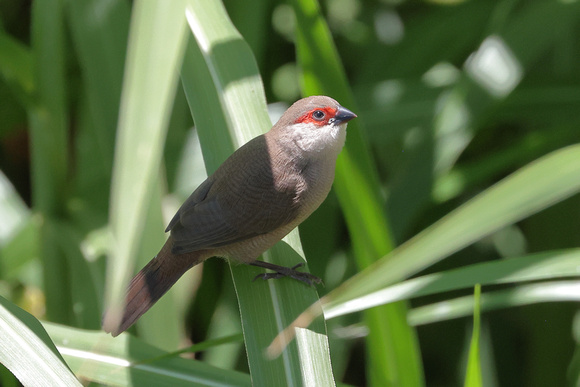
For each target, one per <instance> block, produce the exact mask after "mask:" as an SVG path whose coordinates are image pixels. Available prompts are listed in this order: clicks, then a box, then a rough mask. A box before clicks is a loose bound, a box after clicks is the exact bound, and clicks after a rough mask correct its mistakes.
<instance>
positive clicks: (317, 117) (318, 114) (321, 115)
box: [312, 110, 326, 121]
mask: <svg viewBox="0 0 580 387" xmlns="http://www.w3.org/2000/svg"><path fill="white" fill-rule="evenodd" d="M325 116H326V114H324V112H323V111H322V110H315V111H313V112H312V118H314V119H315V120H317V121H322V120H323V119H324V117H325Z"/></svg>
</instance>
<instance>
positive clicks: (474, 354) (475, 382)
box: [464, 284, 483, 387]
mask: <svg viewBox="0 0 580 387" xmlns="http://www.w3.org/2000/svg"><path fill="white" fill-rule="evenodd" d="M480 298H481V285H479V284H478V285H476V286H475V293H474V296H473V300H474V308H473V333H472V336H471V344H470V346H469V358H468V360H467V372H466V375H465V384H464V386H465V387H481V386H482V385H483V382H482V378H481V362H480V356H479V336H480V325H481V316H480Z"/></svg>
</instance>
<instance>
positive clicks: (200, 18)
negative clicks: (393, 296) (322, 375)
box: [182, 1, 332, 386]
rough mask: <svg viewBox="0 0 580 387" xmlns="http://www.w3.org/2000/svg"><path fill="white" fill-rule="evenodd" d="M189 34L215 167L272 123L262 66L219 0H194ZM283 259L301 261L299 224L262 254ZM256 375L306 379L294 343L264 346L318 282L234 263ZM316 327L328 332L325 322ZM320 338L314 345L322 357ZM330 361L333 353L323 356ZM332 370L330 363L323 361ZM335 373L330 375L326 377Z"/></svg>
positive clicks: (266, 381) (189, 69) (268, 380)
mask: <svg viewBox="0 0 580 387" xmlns="http://www.w3.org/2000/svg"><path fill="white" fill-rule="evenodd" d="M189 4H190V8H189V9H188V22H189V24H190V27H191V30H192V32H193V34H194V37H195V41H190V43H189V45H188V50H187V53H186V57H185V60H184V66H183V70H182V79H183V84H184V89H185V92H186V95H187V98H188V102H189V105H190V108H191V110H192V114H193V117H194V121H195V123H196V127H197V129H198V131H199V138H200V142H201V144H202V149H203V154H204V159H205V163H206V168H207V169H208V171H209V172H213V171H214V170H215V169H216V168H217V167H218V166H219V164H220V163H221V162H223V160H225V159H226V157H227V156H229V155H230V154H231V152H232V151H233V150H234V149H235V148H236V147H238V146H239V145H241V144H243V143H245V142H246V141H248V140H249V139H251V138H253V137H255V136H257V135H259V134H261V133H263V132H265V131H266V130H267V129H269V128H270V127H271V123H270V120H269V118H268V115H267V113H266V105H265V97H264V91H263V87H262V84H261V82H260V78H259V73H258V69H257V66H256V63H255V61H254V58H253V57H252V55H251V52H250V50H249V47H248V46H247V44H246V42H244V41H243V40H242V39H241V37H240V35H239V33H238V32H237V31H236V30H235V29H234V28H233V25H232V24H231V22H230V21H229V19H228V17H227V14H226V13H225V10H224V9H223V6H222V5H221V4H220V3H213V2H203V1H190V3H189ZM263 258H264V260H267V261H270V262H274V263H276V264H278V265H284V266H293V265H295V264H296V263H297V262H300V261H301V260H304V258H303V257H302V251H301V247H300V243H299V239H298V234H297V232H296V231H294V232H292V233H291V234H290V235H289V236H287V237H286V238H285V239H284V241H283V242H280V243H278V244H277V245H276V246H274V248H273V249H271V250H270V251H269V252H267V253H265V254H264V256H263ZM231 271H232V277H233V279H234V284H235V288H236V293H237V295H238V302H239V305H240V313H241V316H242V328H243V332H244V338H245V344H246V351H247V355H248V362H249V366H250V373H251V375H252V381H253V383H254V384H255V385H264V386H272V385H289V386H300V385H302V384H303V381H302V375H301V372H300V360H299V354H298V349H297V346H296V344H294V345H292V346H291V347H289V348H288V349H287V350H286V351H284V352H283V353H282V356H280V357H279V358H277V359H273V360H268V359H267V358H265V357H264V350H265V348H266V347H267V346H268V344H269V343H270V341H271V340H272V339H273V338H274V336H275V335H276V334H277V333H278V332H279V331H280V330H282V329H283V328H284V326H286V325H287V324H289V323H290V322H291V321H292V320H293V319H294V318H295V317H296V316H297V315H299V314H300V313H301V312H302V311H303V310H304V309H305V308H307V307H308V305H310V302H314V301H315V300H316V299H317V295H316V292H315V291H314V290H313V289H310V288H307V287H305V286H303V284H300V283H297V281H284V280H282V281H268V282H263V281H257V282H252V279H253V278H254V276H255V275H256V274H258V273H260V272H261V271H260V270H259V269H256V268H254V267H249V266H245V265H232V266H231ZM313 329H314V330H315V331H316V332H318V333H322V334H325V326H324V323H323V321H321V320H319V321H317V323H316V324H315V325H314V327H313ZM320 345H322V344H321V341H320V340H318V341H313V342H311V343H310V345H309V347H308V348H309V350H310V351H312V352H313V355H312V356H315V357H316V356H317V355H316V353H323V351H317V348H318V347H319V346H320ZM323 361H326V362H328V361H329V359H323ZM325 369H326V370H330V364H328V365H327V367H326V368H325ZM329 377H330V378H332V375H330V376H329Z"/></svg>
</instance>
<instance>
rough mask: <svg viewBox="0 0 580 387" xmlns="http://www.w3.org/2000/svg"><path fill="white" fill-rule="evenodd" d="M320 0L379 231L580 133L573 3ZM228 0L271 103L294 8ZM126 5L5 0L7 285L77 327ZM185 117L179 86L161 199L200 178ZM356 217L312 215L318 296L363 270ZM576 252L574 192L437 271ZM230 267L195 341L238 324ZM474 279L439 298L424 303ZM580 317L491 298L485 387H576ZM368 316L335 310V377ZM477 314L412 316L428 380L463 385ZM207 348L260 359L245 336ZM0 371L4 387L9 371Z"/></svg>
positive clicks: (204, 308) (577, 21) (352, 370)
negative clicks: (241, 341)
mask: <svg viewBox="0 0 580 387" xmlns="http://www.w3.org/2000/svg"><path fill="white" fill-rule="evenodd" d="M320 3H321V4H320V6H321V11H322V15H323V16H324V17H325V19H326V21H327V23H328V26H329V27H330V31H331V33H332V37H333V39H334V43H335V46H336V49H337V51H338V54H339V56H340V59H341V60H342V65H343V67H344V70H345V72H346V75H347V78H348V83H349V85H350V88H351V91H352V95H353V96H354V98H353V106H349V105H347V103H346V102H343V104H345V105H346V107H348V108H350V109H351V110H353V111H355V112H356V113H357V114H358V116H359V120H360V125H358V126H359V129H357V130H360V131H361V133H360V136H361V137H362V139H363V141H364V142H365V143H366V145H367V146H368V149H370V154H368V155H365V157H368V158H370V159H372V160H373V165H372V168H373V169H375V170H376V171H378V179H379V183H380V188H381V192H380V195H379V196H380V199H381V200H382V202H381V204H382V205H383V208H384V211H383V213H382V214H381V215H384V217H385V218H386V219H388V222H389V228H390V233H391V235H390V236H387V235H385V241H388V239H389V238H390V237H392V238H393V239H394V241H395V243H396V244H401V243H403V242H404V241H406V240H408V239H409V238H411V237H412V236H414V235H415V234H417V233H418V232H420V231H421V230H423V229H425V228H426V227H427V226H429V225H431V224H433V223H435V222H436V221H437V220H439V219H441V218H442V217H444V216H445V215H446V214H448V213H449V212H451V211H452V210H453V209H455V208H457V207H458V206H460V205H461V204H462V203H464V202H466V201H468V200H469V199H471V198H472V197H474V196H475V195H477V194H478V193H480V192H482V191H484V190H485V189H486V188H488V187H490V186H492V185H493V184H495V183H496V182H498V181H499V180H501V179H502V178H504V177H505V176H507V175H509V174H510V173H512V172H514V171H516V170H517V169H518V168H520V167H522V166H524V165H526V164H529V163H531V162H533V161H534V160H536V159H538V158H539V157H541V156H543V155H546V154H548V153H550V152H551V151H554V150H557V149H561V148H563V147H566V146H568V145H572V144H578V143H580V115H579V114H578V112H579V111H580V68H579V66H578V63H580V39H579V38H578V37H579V36H580V4H579V3H578V2H576V1H526V0H519V1H518V0H489V1H444V0H440V1H436V0H433V1H421V2H420V1H410V0H409V1H405V0H324V1H321V2H320ZM224 4H225V6H226V8H227V10H228V13H229V15H230V18H231V19H232V21H233V23H234V24H235V26H236V27H237V28H238V30H239V31H240V32H241V34H242V35H243V37H244V38H245V40H246V41H247V42H248V44H249V45H250V47H251V48H252V51H253V53H254V55H255V57H256V61H257V64H258V67H259V69H260V73H261V76H262V80H263V82H264V87H265V91H266V96H267V99H268V102H272V103H273V102H279V101H281V102H283V103H285V104H289V103H291V102H293V101H294V100H296V99H298V98H299V97H300V90H301V87H303V84H301V74H302V68H301V66H300V63H299V62H298V61H297V55H296V48H295V45H294V42H295V37H296V35H295V28H296V25H297V21H296V20H295V12H294V9H293V7H292V4H290V3H288V2H286V1H278V0H275V1H266V0H257V1H254V2H252V6H248V4H247V3H246V2H241V1H235V0H226V1H224ZM130 17H131V5H130V4H129V2H126V1H120V0H95V1H87V2H78V1H76V0H51V1H49V0H37V1H33V2H29V1H19V0H4V1H1V2H0V172H1V173H0V219H1V220H2V222H1V224H0V295H2V296H4V297H6V298H8V299H9V300H11V301H12V302H13V303H15V304H17V305H20V306H21V307H23V308H25V309H27V310H28V311H31V312H32V313H33V314H34V315H36V316H37V317H39V318H45V319H48V320H50V321H54V322H59V323H62V324H65V325H69V326H73V327H78V328H86V329H98V328H99V326H100V315H101V312H102V306H103V289H104V283H105V265H106V263H105V253H106V251H107V243H108V242H109V240H108V238H107V236H106V235H107V232H106V231H104V230H105V227H106V226H107V224H108V218H109V195H110V191H111V173H112V169H113V163H114V157H113V155H114V152H115V140H116V137H115V136H116V133H115V130H116V128H117V120H118V116H119V102H120V95H121V87H122V84H123V71H124V66H125V55H126V49H127V37H128V31H129V26H130ZM302 21H304V20H302ZM311 65H312V64H311ZM314 66H316V63H314ZM331 96H332V95H331ZM191 126H192V118H191V115H190V113H189V110H188V106H187V102H186V99H185V95H184V93H183V91H182V90H178V91H177V95H176V99H175V103H174V107H173V111H172V115H171V118H170V123H169V131H168V134H167V140H166V142H165V148H164V149H165V152H164V167H165V168H164V170H163V173H162V174H161V175H163V177H164V178H165V181H160V182H159V186H160V191H161V192H163V197H164V198H165V199H164V200H163V204H164V210H167V209H174V208H175V203H176V202H179V201H181V200H183V199H184V198H185V197H186V196H187V195H188V194H189V192H190V190H191V189H192V188H193V187H192V181H198V182H199V181H200V179H202V178H203V173H204V172H203V170H201V171H199V169H200V168H199V167H198V166H196V165H194V162H193V161H192V160H193V158H195V157H198V159H197V162H198V164H199V153H197V154H196V152H200V151H199V150H198V149H199V148H195V145H194V144H195V141H193V142H192V140H191V138H192V131H191V129H190V128H191ZM351 130H353V129H352V128H351ZM228 146H229V145H228ZM191 149H194V150H193V151H192V150H191ZM578 163H580V160H578ZM192 168H197V169H196V170H195V171H192V170H191V169H192ZM363 172H364V171H363ZM554 173H557V171H554ZM194 186H195V185H194ZM355 188H356V187H355ZM524 189H525V187H524ZM168 193H171V194H172V195H169V196H168V195H167V194H168ZM176 198H177V199H176ZM341 205H342V207H344V206H348V204H345V203H341ZM157 211H158V209H157ZM168 212H169V211H168ZM346 212H347V211H346V210H345V209H344V208H343V209H341V207H340V206H339V200H337V197H336V195H335V194H334V193H331V195H330V196H329V198H328V199H327V201H326V202H325V203H324V204H323V205H322V206H321V208H320V209H319V210H318V211H317V212H316V213H315V214H314V215H313V216H312V217H311V218H310V219H308V220H307V221H306V222H305V223H304V224H303V225H302V226H301V227H300V234H301V239H302V244H303V247H304V250H305V253H306V257H307V258H308V260H309V267H310V270H311V271H312V272H313V273H315V274H317V275H319V276H321V277H323V278H324V280H325V282H326V288H324V289H321V290H319V291H320V292H321V293H326V292H327V291H329V290H332V289H334V288H335V287H336V286H337V285H338V284H340V283H342V282H343V281H344V280H345V279H347V278H349V277H351V276H352V275H354V274H355V273H356V272H357V270H358V269H357V268H356V265H355V264H354V261H355V257H354V256H355V255H356V254H355V252H353V250H354V249H353V245H354V243H352V242H353V238H352V235H349V231H347V226H346V222H345V220H344V216H343V214H344V213H346ZM165 215H167V216H169V215H171V214H165ZM146 229H147V230H148V231H146V232H151V234H146V235H145V237H144V239H147V238H148V237H150V235H153V234H154V233H156V232H158V230H154V229H155V227H154V226H149V227H146ZM152 229H153V230H152ZM350 232H351V233H352V231H350ZM385 243H386V244H388V243H387V242H385ZM578 247H580V196H579V195H578V194H576V195H574V196H572V197H570V198H568V199H566V200H563V201H561V202H559V203H555V205H553V206H551V207H550V208H548V209H546V210H544V211H542V212H540V213H538V214H536V215H533V216H531V217H529V218H527V219H524V220H522V221H520V222H518V223H516V224H514V225H512V226H509V227H507V228H504V229H502V230H500V231H498V232H495V233H494V234H492V235H490V236H487V237H485V238H483V239H481V240H480V241H478V242H477V243H475V244H473V245H471V246H470V247H468V248H465V249H463V250H461V251H459V252H457V253H455V254H454V255H452V256H451V257H449V258H447V259H445V260H443V261H440V262H438V263H437V264H435V265H433V266H431V267H430V268H428V269H427V270H425V273H436V272H440V271H444V270H448V269H452V268H455V267H459V266H464V265H468V264H475V263H479V262H486V261H495V260H501V259H504V258H508V257H516V256H521V255H526V254H531V253H536V252H544V251H548V250H558V249H565V248H578ZM155 253H156V251H149V252H144V254H145V255H150V256H153V255H154V254H155ZM385 253H386V251H385ZM375 258H379V257H375ZM226 268H227V266H226V265H224V264H223V263H222V262H220V261H218V260H213V261H209V262H208V263H207V264H205V267H204V269H203V277H202V279H201V280H200V282H199V288H198V290H197V294H199V295H200V296H199V297H195V298H193V297H192V296H190V299H193V303H192V304H191V305H190V306H189V313H188V315H189V316H190V318H188V319H187V322H186V326H187V327H188V328H187V337H188V338H190V339H192V340H193V341H194V342H199V341H201V340H204V339H206V338H215V337H220V336H226V335H230V334H232V333H236V332H239V331H240V324H239V323H238V322H237V321H236V319H237V318H239V317H238V314H237V306H236V305H235V303H234V301H233V300H234V299H235V295H234V290H233V288H232V286H231V281H230V279H229V278H228V275H227V272H226V271H225V270H226ZM422 274H424V273H422ZM577 276H578V273H570V277H577ZM490 288H491V289H494V290H495V289H502V290H503V289H504V288H505V285H497V286H494V287H491V286H490ZM486 290H489V289H488V287H487V286H486V287H484V288H483V290H482V293H483V294H485V292H486ZM470 293H471V289H470V290H468V291H465V292H464V291H454V292H447V293H443V294H436V295H431V296H425V297H421V298H418V299H415V300H413V301H412V306H416V307H418V306H424V305H429V304H433V303H435V302H438V301H441V300H446V299H449V298H452V297H457V296H461V295H465V294H470ZM184 302H189V299H187V300H185V301H184ZM576 313H577V306H576V304H573V303H564V302H552V303H544V304H537V305H531V306H524V307H516V306H515V304H514V306H512V307H509V308H505V309H502V310H495V311H492V312H487V313H486V312H485V311H484V313H482V316H481V328H480V329H481V339H480V341H479V348H480V351H481V353H480V357H481V358H480V361H481V373H482V378H483V385H485V386H495V385H498V386H499V385H501V386H519V385H521V386H547V385H550V386H556V385H558V386H563V385H577V384H578V383H579V381H580V355H579V354H580V352H578V347H577V342H578V337H579V335H578V334H577V332H578V331H579V327H580V323H579V319H578V315H577V314H576ZM360 321H361V318H360V316H357V315H349V316H344V317H341V318H338V319H333V320H330V321H329V322H328V333H329V339H330V340H331V357H332V363H333V368H334V374H335V377H336V380H337V381H342V382H344V383H348V384H352V385H358V386H362V385H365V384H367V376H368V375H370V374H371V372H372V371H371V370H369V369H367V365H368V364H370V363H371V362H369V361H368V359H365V356H372V353H369V352H368V351H365V349H364V345H365V344H364V340H363V339H362V337H364V336H365V335H366V333H365V332H366V327H365V326H363V325H361V324H360ZM363 321H366V320H363ZM471 321H472V320H471V319H470V318H461V319H454V320H449V321H444V322H438V323H432V324H428V325H422V326H420V327H418V328H417V331H416V332H417V334H418V338H419V344H420V350H421V355H422V361H423V372H424V375H425V383H426V384H427V385H429V386H444V385H445V386H448V385H460V384H461V383H463V380H464V379H465V377H464V372H465V365H466V363H467V355H468V351H469V344H470V337H469V336H470V333H471V331H472V329H471ZM180 334H181V335H182V336H183V333H180ZM201 358H202V359H203V360H204V361H207V362H208V363H210V364H213V365H216V366H218V367H221V368H228V369H236V370H241V371H247V364H246V361H245V354H244V353H243V350H242V348H241V346H239V345H237V344H236V343H232V344H230V345H228V346H226V347H216V348H213V349H210V350H208V351H206V352H205V353H204V354H203V356H202V357H201ZM0 378H1V379H0V383H1V384H2V385H4V384H6V385H10V383H11V379H10V375H9V374H6V373H5V372H2V373H0Z"/></svg>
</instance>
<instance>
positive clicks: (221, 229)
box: [103, 96, 357, 336]
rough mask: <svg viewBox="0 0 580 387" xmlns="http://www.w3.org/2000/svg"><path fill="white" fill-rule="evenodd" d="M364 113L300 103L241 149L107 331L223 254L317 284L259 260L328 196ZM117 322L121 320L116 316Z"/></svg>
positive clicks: (199, 197) (330, 103)
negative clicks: (349, 135)
mask: <svg viewBox="0 0 580 387" xmlns="http://www.w3.org/2000/svg"><path fill="white" fill-rule="evenodd" d="M355 117H357V116H356V114H354V113H353V112H351V111H350V110H348V109H346V108H344V107H342V106H341V105H340V104H339V103H338V102H337V101H335V100H334V99H332V98H330V97H327V96H311V97H307V98H303V99H300V100H298V101H296V102H295V103H294V104H293V105H292V106H290V107H289V108H288V109H287V110H286V111H285V112H284V114H283V115H282V116H281V117H280V119H279V120H278V122H277V123H276V124H275V125H274V126H273V127H272V128H271V129H270V130H269V131H268V132H267V133H265V134H263V135H260V136H258V137H255V138H254V139H252V140H250V141H249V142H247V143H246V144H245V145H243V146H242V147H240V148H239V149H238V150H237V151H235V152H234V153H233V154H232V155H231V156H230V157H229V158H228V159H226V161H224V162H223V164H221V165H220V167H219V168H218V169H217V170H216V171H215V172H214V173H213V174H212V175H211V176H209V177H208V178H207V179H206V180H205V181H204V182H203V183H201V184H200V185H199V187H198V188H197V189H195V191H194V192H193V193H192V194H191V196H189V198H188V199H187V200H186V201H185V202H184V203H183V205H182V206H181V207H180V208H179V210H178V211H177V213H176V214H175V216H174V217H173V219H172V220H171V221H170V222H169V225H168V226H167V229H166V230H165V232H169V237H168V239H167V241H166V242H165V244H164V245H163V247H162V248H161V250H160V251H159V253H158V254H157V255H156V256H155V257H154V258H153V259H152V260H151V261H150V262H149V263H148V264H147V265H146V266H145V267H144V268H143V269H141V271H139V272H138V273H137V275H136V276H135V277H134V278H133V279H132V280H131V282H130V284H129V286H128V288H127V292H126V299H125V306H124V311H123V315H122V318H121V320H120V323H118V319H115V318H108V317H107V313H105V315H104V318H103V329H104V330H105V331H107V332H109V333H111V334H112V335H113V336H118V335H119V334H120V333H122V332H124V331H126V330H127V329H128V328H129V327H131V326H132V325H133V324H134V323H135V322H136V321H137V320H138V319H139V318H140V317H141V316H142V315H143V314H144V313H145V312H147V311H148V310H149V309H150V308H151V307H152V306H153V304H155V302H157V301H158V300H159V299H160V298H161V297H162V296H163V295H164V294H165V293H166V292H167V291H168V290H169V289H170V288H171V287H172V286H173V285H174V284H175V282H177V280H178V279H179V278H180V277H181V276H182V275H183V274H184V273H185V272H186V271H188V270H189V269H190V268H192V267H193V266H195V265H197V264H199V263H201V262H203V261H204V260H206V259H208V258H210V257H214V256H215V257H222V258H226V259H230V260H233V261H236V262H240V263H244V264H249V265H253V266H258V267H261V268H265V269H268V270H272V271H273V272H267V273H262V274H259V275H257V276H256V277H255V278H254V280H256V279H257V278H262V279H264V280H269V279H276V278H282V277H290V278H293V279H296V280H299V281H302V282H304V283H305V284H307V285H310V286H314V284H317V283H320V282H321V280H320V279H319V278H318V277H316V276H314V275H312V274H310V273H307V272H301V271H298V270H296V269H297V268H298V267H300V266H301V264H298V265H296V266H294V267H291V268H288V267H284V266H278V265H275V264H272V263H269V262H264V261H260V260H258V258H259V257H260V255H261V254H262V253H263V252H264V251H266V250H268V249H269V248H270V247H272V246H274V245H275V244H276V243H277V242H278V241H280V240H281V239H282V238H283V237H284V236H286V235H287V234H288V233H289V232H290V231H292V230H293V229H294V228H295V227H297V226H298V225H299V224H300V223H301V222H302V221H304V220H305V219H306V218H308V217H309V216H310V214H312V212H314V210H316V209H317V208H318V207H319V206H320V204H321V203H322V202H323V201H324V199H325V198H326V197H327V195H328V193H329V191H330V189H331V186H332V183H333V180H334V172H335V165H336V160H337V157H338V154H339V153H340V151H341V150H342V148H343V146H344V144H345V139H346V127H347V123H348V121H350V120H352V119H353V118H355ZM113 321H115V322H113Z"/></svg>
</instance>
